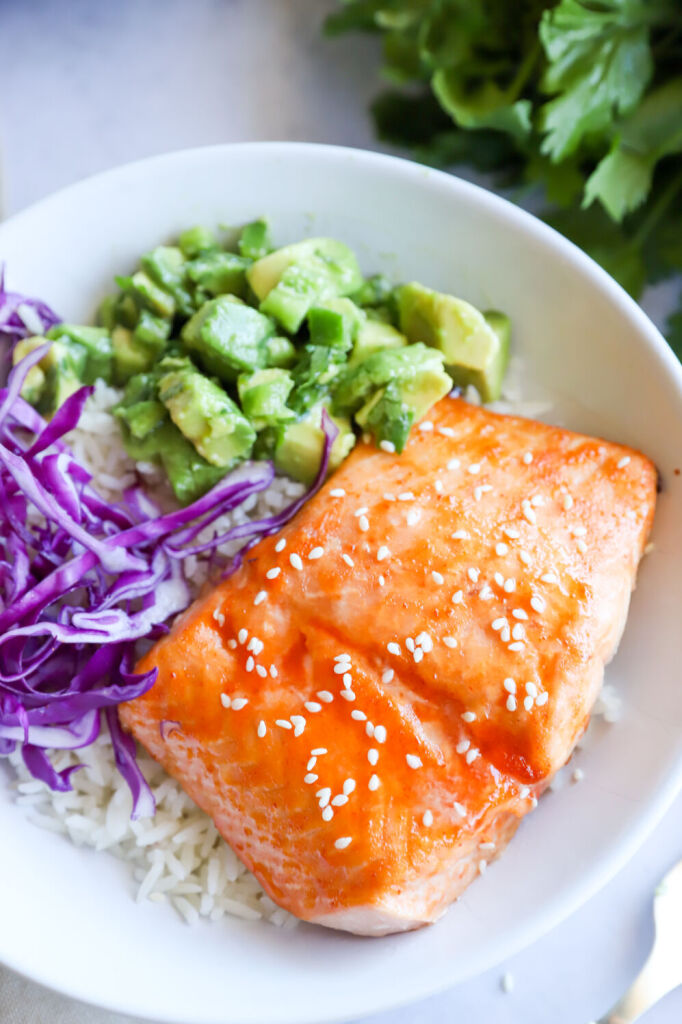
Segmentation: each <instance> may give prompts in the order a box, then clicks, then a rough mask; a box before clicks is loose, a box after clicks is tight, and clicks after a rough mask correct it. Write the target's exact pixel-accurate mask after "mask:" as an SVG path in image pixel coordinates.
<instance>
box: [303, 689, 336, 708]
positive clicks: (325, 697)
mask: <svg viewBox="0 0 682 1024" xmlns="http://www.w3.org/2000/svg"><path fill="white" fill-rule="evenodd" d="M316 696H317V697H319V698H320V700H321V701H322V703H323V704H331V702H332V701H333V700H334V694H333V693H330V692H329V690H318V691H317V694H316ZM308 710H310V708H308Z"/></svg>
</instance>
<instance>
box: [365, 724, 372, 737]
mask: <svg viewBox="0 0 682 1024" xmlns="http://www.w3.org/2000/svg"><path fill="white" fill-rule="evenodd" d="M365 734H366V735H367V736H369V738H370V739H373V737H374V722H368V723H367V725H366V726H365Z"/></svg>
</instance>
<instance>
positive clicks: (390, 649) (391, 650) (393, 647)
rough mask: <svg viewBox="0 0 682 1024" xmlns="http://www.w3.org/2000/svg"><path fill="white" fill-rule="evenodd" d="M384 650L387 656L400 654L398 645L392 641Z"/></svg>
mask: <svg viewBox="0 0 682 1024" xmlns="http://www.w3.org/2000/svg"><path fill="white" fill-rule="evenodd" d="M386 650H387V651H388V653H389V654H395V655H399V654H400V653H401V651H400V644H397V643H395V641H393V640H391V642H390V643H389V644H388V645H387V647H386Z"/></svg>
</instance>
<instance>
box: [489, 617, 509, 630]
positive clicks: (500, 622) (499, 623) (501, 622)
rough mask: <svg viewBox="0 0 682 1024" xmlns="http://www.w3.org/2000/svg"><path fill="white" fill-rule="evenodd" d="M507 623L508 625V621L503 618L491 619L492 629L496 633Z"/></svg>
mask: <svg viewBox="0 0 682 1024" xmlns="http://www.w3.org/2000/svg"><path fill="white" fill-rule="evenodd" d="M508 625H509V623H508V622H507V620H506V619H505V618H499V619H493V622H492V627H493V629H494V630H495V632H496V633H497V632H498V631H499V630H500V629H503V628H504V627H505V626H508Z"/></svg>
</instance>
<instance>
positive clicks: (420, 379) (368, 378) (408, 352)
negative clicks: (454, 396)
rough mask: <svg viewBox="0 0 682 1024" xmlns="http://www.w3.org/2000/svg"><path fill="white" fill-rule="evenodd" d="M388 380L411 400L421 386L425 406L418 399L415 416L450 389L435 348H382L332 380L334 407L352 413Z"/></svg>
mask: <svg viewBox="0 0 682 1024" xmlns="http://www.w3.org/2000/svg"><path fill="white" fill-rule="evenodd" d="M391 382H396V383H399V384H400V385H401V386H403V387H404V388H405V389H408V390H409V392H410V394H411V395H412V396H413V400H414V401H419V398H418V396H419V394H420V393H421V389H422V388H423V389H424V395H425V396H426V400H428V405H427V404H425V402H424V401H420V402H419V412H418V414H417V415H423V413H424V412H425V411H426V409H427V408H428V407H429V405H432V404H433V403H434V402H435V401H437V400H438V399H439V398H442V396H443V395H445V394H447V393H448V391H450V390H451V388H452V381H451V380H450V378H449V376H448V374H447V373H445V371H444V369H443V355H442V353H441V352H438V351H436V349H432V348H427V346H426V345H420V344H415V345H407V346H406V347H405V348H387V349H381V350H380V351H379V352H375V353H374V355H371V356H368V358H367V359H364V360H363V361H362V362H361V363H358V365H357V366H348V367H347V368H346V369H345V370H344V371H343V372H342V373H341V374H340V375H339V377H338V379H337V380H336V381H335V382H334V409H335V411H339V412H343V413H345V414H346V415H349V414H351V413H355V412H357V411H358V410H359V409H360V408H361V407H362V406H363V405H364V404H365V403H366V402H367V401H368V399H370V398H371V397H372V395H373V394H374V393H375V392H376V391H377V390H378V389H379V388H383V387H385V386H386V385H387V384H390V383H391ZM434 396H435V397H434Z"/></svg>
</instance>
